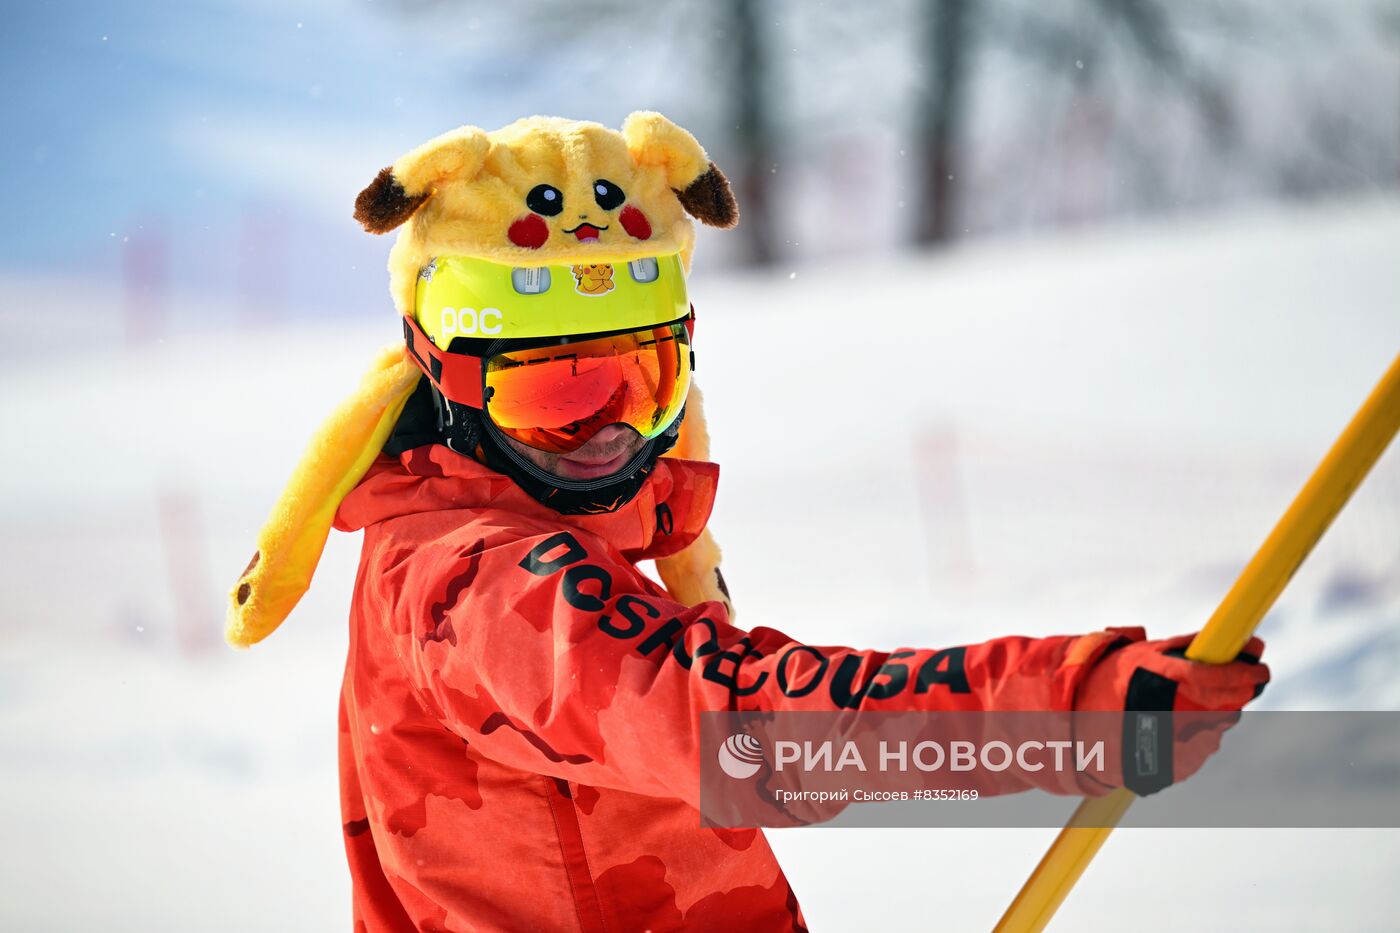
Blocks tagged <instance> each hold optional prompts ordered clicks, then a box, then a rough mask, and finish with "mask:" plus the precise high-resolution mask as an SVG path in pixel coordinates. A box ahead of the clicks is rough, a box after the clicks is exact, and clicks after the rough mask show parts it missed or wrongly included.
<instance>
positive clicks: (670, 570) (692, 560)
mask: <svg viewBox="0 0 1400 933" xmlns="http://www.w3.org/2000/svg"><path fill="white" fill-rule="evenodd" d="M665 456H667V457H676V458H678V459H681V460H709V459H710V431H709V428H708V427H707V426H706V424H705V407H704V399H703V397H702V396H701V394H700V387H699V386H697V385H695V384H694V383H691V386H690V397H689V398H687V399H686V403H685V421H683V422H682V423H681V436H680V438H679V439H678V440H677V441H676V446H675V447H673V448H672V449H671V450H670V451H669V452H668V453H667V454H665ZM720 557H721V555H720V550H719V545H718V544H717V543H716V542H715V538H714V535H712V534H710V529H709V528H706V529H705V530H704V531H702V532H701V533H700V537H698V538H696V539H695V540H694V541H692V542H691V543H690V544H689V545H688V546H686V548H685V550H683V551H680V552H679V553H676V554H673V555H671V556H670V557H661V558H657V561H656V570H657V572H658V573H659V574H661V582H662V583H665V584H666V589H667V590H668V591H669V592H670V594H671V596H672V598H674V599H675V600H677V601H678V602H682V603H685V604H686V605H687V606H694V605H696V604H697V603H703V602H706V601H709V600H718V601H719V602H722V603H724V605H725V607H726V608H727V609H728V610H729V621H730V622H733V621H734V602H733V600H731V599H730V597H729V587H728V586H726V585H725V582H724V575H723V574H722V573H721V572H720V569H719V562H720Z"/></svg>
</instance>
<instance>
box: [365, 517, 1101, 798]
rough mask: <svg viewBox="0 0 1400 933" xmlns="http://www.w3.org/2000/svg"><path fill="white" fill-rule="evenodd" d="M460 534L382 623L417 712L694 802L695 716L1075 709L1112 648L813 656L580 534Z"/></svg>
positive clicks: (515, 761)
mask: <svg viewBox="0 0 1400 933" xmlns="http://www.w3.org/2000/svg"><path fill="white" fill-rule="evenodd" d="M457 534H458V533H457V532H455V531H454V532H453V533H452V534H450V535H449V536H448V537H447V539H446V540H443V541H439V542H435V543H434V545H433V546H432V547H429V548H424V549H423V553H421V554H415V555H414V557H413V558H411V559H410V560H411V563H413V564H414V565H415V566H413V567H412V568H410V569H409V571H408V572H407V573H406V574H405V575H404V576H403V577H400V578H399V579H400V584H399V585H398V586H397V587H396V588H395V597H394V599H393V602H394V603H396V604H397V605H395V606H393V607H392V608H391V612H390V615H391V616H393V617H394V618H396V619H397V620H398V621H397V622H395V623H393V624H395V625H396V626H399V627H402V626H410V627H412V629H413V631H412V633H411V634H412V637H411V638H410V637H407V636H408V634H409V633H405V632H400V633H399V635H400V639H401V641H400V643H401V644H403V645H405V646H407V647H405V648H404V649H403V651H402V652H401V655H402V657H403V662H404V665H405V667H406V669H407V672H408V675H409V677H410V679H411V680H412V681H413V682H414V683H415V685H416V686H417V689H418V692H419V694H420V697H421V698H422V699H423V701H424V702H425V703H426V704H428V705H429V706H430V708H432V711H433V712H434V713H435V714H436V715H438V716H439V717H440V718H441V720H442V722H443V723H444V724H445V725H446V726H447V727H448V728H450V729H451V730H453V731H454V732H456V733H457V734H458V735H460V736H461V737H462V738H464V739H466V740H467V741H468V742H469V743H470V744H472V745H474V746H476V747H477V748H478V749H479V750H480V751H481V752H482V753H483V754H484V755H486V756H487V757H490V758H492V759H494V760H497V761H500V762H502V763H505V764H508V765H511V766H514V767H519V768H521V769H523V770H527V771H531V772H536V773H544V774H549V775H553V776H555V777H560V778H564V779H567V780H572V781H578V782H580V783H585V784H592V785H596V786H607V787H614V788H619V789H624V790H629V791H632V792H635V793H642V794H650V795H654V796H667V797H679V798H681V799H683V800H686V801H688V802H690V803H692V804H695V803H696V800H697V798H698V765H697V762H698V761H699V758H698V754H699V747H698V746H699V741H698V733H699V722H698V719H699V716H698V714H699V713H701V712H704V711H715V710H740V711H746V710H761V711H789V710H827V711H831V710H890V711H908V710H1068V709H1070V708H1072V705H1073V701H1074V693H1075V689H1076V687H1077V685H1078V683H1079V681H1080V680H1081V679H1082V674H1083V672H1084V671H1085V669H1086V668H1087V667H1088V665H1089V664H1090V663H1092V661H1093V660H1094V659H1095V658H1096V656H1097V655H1098V653H1100V652H1101V651H1102V650H1103V646H1104V645H1105V644H1106V643H1107V639H1106V638H1104V637H1100V636H1098V635H1089V636H1083V637H1079V638H1076V637H1070V636H1060V637H1050V638H1022V637H1009V638H997V639H993V640H991V641H986V642H982V643H979V644H973V645H962V646H953V647H944V648H938V649H933V648H901V649H899V650H895V651H870V650H867V651H861V650H856V649H854V648H847V647H840V646H814V645H807V644H803V643H801V642H799V641H796V640H795V639H793V638H791V637H789V636H787V635H785V634H783V633H782V632H780V631H777V630H776V629H772V628H763V627H760V628H754V629H752V630H750V631H744V630H741V629H739V628H736V627H735V626H733V625H730V624H729V623H728V621H727V614H726V612H725V609H724V607H723V605H722V604H720V603H715V602H708V603H701V604H699V605H696V606H691V607H687V606H684V605H681V604H679V603H676V602H674V601H672V600H670V599H669V598H668V597H667V595H666V593H665V591H664V590H663V589H661V588H660V587H659V586H657V585H656V584H654V583H653V582H652V581H650V580H649V579H647V578H646V577H645V576H644V575H643V574H641V573H640V572H639V571H638V570H637V569H636V568H635V567H634V566H633V565H631V564H630V563H628V562H627V561H625V560H624V559H623V558H622V557H621V556H620V555H619V554H618V553H617V552H616V551H615V550H614V549H613V548H612V547H611V546H610V545H608V544H607V543H606V542H604V541H603V540H602V539H600V538H597V537H594V536H592V535H590V534H588V533H586V532H584V531H574V530H571V531H558V532H554V533H549V534H534V535H529V536H527V537H524V538H522V537H519V536H518V535H510V536H505V537H508V538H509V540H505V541H503V542H501V543H494V542H493V540H492V535H491V534H487V535H486V536H485V537H479V535H480V531H479V530H478V531H474V532H463V533H462V535H461V536H457ZM473 537H475V538H477V540H474V541H473V540H470V539H471V538H473ZM1012 789H1021V788H1007V790H1012Z"/></svg>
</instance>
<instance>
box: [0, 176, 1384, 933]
mask: <svg viewBox="0 0 1400 933" xmlns="http://www.w3.org/2000/svg"><path fill="white" fill-rule="evenodd" d="M1398 252H1400V203H1397V202H1395V201H1383V202H1376V203H1371V204H1363V205H1356V206H1348V207H1334V208H1328V209H1315V210H1311V211H1306V212H1291V213H1277V214H1268V215H1254V216H1250V217H1242V218H1238V219H1235V220H1232V221H1229V222H1222V221H1218V220H1217V221H1212V222H1208V223H1207V222H1203V221H1195V222H1191V223H1182V224H1179V225H1173V226H1169V227H1156V228H1153V229H1147V230H1131V229H1125V230H1115V231H1107V232H1096V233H1090V234H1084V235H1082V236H1078V237H1074V238H1066V239H1061V240H1057V241H1053V242H1046V243H1026V244H996V243H989V244H986V245H980V246H976V247H971V248H968V249H964V250H961V251H958V252H954V253H951V254H947V255H943V256H939V257H922V256H903V257H897V258H891V259H888V260H883V261H881V262H878V263H863V264H842V263H835V262H833V263H830V264H816V263H813V264H809V265H803V266H800V267H796V268H793V269H783V270H780V271H778V272H777V273H774V274H771V275H762V276H749V275H740V276H733V277H728V278H723V279H721V278H719V277H717V276H712V275H711V274H709V273H708V272H707V271H706V270H705V268H704V265H703V258H702V263H701V265H700V267H699V268H697V270H696V274H695V276H694V280H693V281H694V298H695V302H696V306H697V308H698V310H699V314H700V322H699V329H698V335H697V350H698V355H699V372H698V377H699V380H700V382H701V384H702V385H703V386H704V388H705V391H706V399H707V404H708V407H709V410H710V418H711V425H712V433H713V435H714V439H715V453H716V457H717V459H719V460H720V461H721V462H722V463H723V464H724V469H725V473H724V480H723V483H722V484H721V494H720V499H719V504H718V508H717V511H716V515H715V519H714V528H715V530H716V533H717V535H718V536H719V539H720V541H721V544H722V545H723V546H724V548H725V551H726V564H725V568H726V576H727V578H728V579H729V582H730V583H731V585H732V588H733V589H734V592H735V597H736V600H737V602H738V605H739V611H740V622H741V624H746V625H751V626H752V625H760V624H763V625H771V626H775V627H778V628H782V629H784V630H786V631H789V632H790V633H791V634H793V635H794V636H796V637H799V638H802V639H805V640H807V641H810V642H813V643H818V644H820V643H854V644H859V645H862V646H869V647H875V646H882V647H895V646H896V645H899V644H918V645H927V646H931V645H938V644H950V643H956V642H961V641H967V640H972V639H979V638H984V637H990V636H992V635H996V634H1004V633H1008V632H1012V631H1019V632H1025V633H1029V634H1036V633H1048V632H1051V631H1077V630H1086V629H1090V628H1093V627H1096V626H1101V625H1105V624H1144V625H1147V626H1148V628H1149V630H1150V631H1152V632H1154V633H1163V634H1165V633H1170V632H1174V631H1184V630H1190V629H1193V628H1195V627H1197V626H1199V624H1200V623H1201V622H1202V621H1203V620H1204V618H1205V617H1206V616H1207V615H1208V614H1209V612H1210V610H1211V608H1212V607H1213V605H1214V602H1215V601H1216V600H1217V599H1218V598H1219V596H1220V595H1221V594H1222V593H1223V591H1224V589H1225V587H1227V586H1228V584H1229V582H1230V580H1231V579H1232V577H1233V575H1234V573H1235V572H1237V571H1238V569H1239V568H1240V567H1241V566H1242V564H1243V562H1244V561H1245V560H1246V559H1247V557H1248V556H1249V554H1250V552H1251V550H1252V549H1253V547H1255V546H1256V545H1257V544H1258V543H1259V542H1260V541H1261V540H1262V538H1263V536H1264V534H1265V533H1266V532H1267V531H1268V529H1269V527H1270V525H1271V524H1272V522H1273V520H1274V519H1275V518H1276V517H1277V516H1278V514H1279V513H1280V512H1281V510H1282V509H1283V507H1284V506H1285V505H1286V504H1287V502H1288V500H1289V498H1290V497H1291V496H1292V494H1293V492H1294V491H1295V490H1296V489H1297V487H1298V486H1299V485H1300V484H1301V482H1302V480H1303V479H1304V478H1305V477H1306V475H1307V473H1308V471H1309V470H1310V469H1311V467H1312V465H1313V463H1314V462H1315V461H1316V459H1317V458H1318V457H1320V455H1321V454H1322V452H1323V451H1324V450H1325V449H1326V447H1327V445H1328V444H1329V443H1330V442H1331V440H1332V438H1333V437H1334V436H1335V434H1336V433H1337V432H1338V431H1339V430H1340V428H1341V426H1342V425H1343V424H1344V423H1345V421H1346V419H1347V417H1348V416H1349V415H1350V413H1351V412H1352V410H1353V409H1354V408H1355V407H1356V405H1357V404H1359V402H1360V400H1361V399H1362V398H1363V397H1364V396H1365V394H1366V392H1367V391H1368V389H1369V388H1370V386H1371V384H1372V383H1373V382H1374V381H1375V379H1376V378H1378V377H1379V375H1380V373H1381V372H1382V371H1383V370H1384V368H1385V366H1386V365H1387V364H1388V363H1389V361H1390V359H1391V358H1393V357H1394V355H1395V354H1396V352H1397V351H1400V263H1397V253H1398ZM33 287H34V286H33V283H26V284H25V290H26V291H25V293H26V294H28V293H30V291H31V290H32V289H33ZM15 294H16V293H15V292H12V291H9V290H7V289H6V286H5V284H4V283H0V303H3V305H4V307H5V309H6V310H5V314H6V315H7V316H12V315H15V314H18V313H22V308H20V307H19V306H18V305H16V304H14V303H12V302H13V300H14V295H15ZM395 332H396V328H395V325H394V321H393V320H392V317H391V315H389V313H388V312H387V311H386V313H385V318H384V319H383V320H382V321H379V322H372V323H370V324H365V323H353V324H346V325H345V326H344V327H343V328H341V329H325V328H323V329H321V330H318V331H315V332H313V331H312V330H311V329H309V328H307V327H304V326H303V327H300V328H298V327H296V326H292V327H289V328H287V329H284V330H278V331H265V332H256V333H242V334H216V335H212V336H211V335H208V334H205V335H192V334H191V335H185V336H177V337H171V338H169V339H168V340H167V341H166V342H165V343H162V344H158V345H155V346H151V347H148V348H145V349H141V350H134V351H113V352H105V353H103V352H86V351H83V352H81V353H80V354H75V355H73V356H72V357H69V358H63V359H61V360H60V359H59V358H56V357H53V356H45V357H44V358H42V359H28V358H23V357H18V358H16V357H11V358H10V359H8V361H7V366H6V367H5V368H4V371H3V372H0V417H2V418H3V423H4V424H5V425H6V427H7V429H8V434H9V437H10V447H9V454H10V455H9V456H8V457H6V458H4V460H3V461H0V480H3V482H4V484H5V488H6V489H8V490H10V493H9V494H8V495H7V496H5V497H4V500H3V502H0V523H2V524H3V528H4V532H3V537H0V541H3V547H4V558H5V559H4V560H3V561H0V600H3V605H4V606H5V610H4V614H3V616H2V617H0V632H3V636H2V637H3V641H2V642H0V743H3V747H4V748H5V761H6V765H5V767H4V768H3V769H0V800H3V802H0V822H3V825H5V826H6V827H7V828H8V829H9V830H10V833H11V834H12V835H13V837H14V838H17V839H22V840H24V844H23V845H12V846H8V847H6V849H5V852H4V854H2V855H0V876H3V877H4V878H5V879H6V888H7V891H8V892H9V893H8V895H7V896H6V897H5V898H4V899H3V900H0V926H4V927H5V928H7V929H26V930H75V929H113V928H117V929H126V928H130V929H142V930H160V929H176V928H182V929H183V928H189V927H191V926H194V927H196V928H198V929H201V930H224V929H227V930H243V929H249V928H257V927H266V926H268V925H269V922H271V925H272V926H275V927H277V928H285V929H298V930H321V929H324V930H333V929H344V928H345V927H346V926H347V924H348V899H347V898H348V895H347V884H346V881H345V878H344V868H343V866H342V856H341V854H340V850H339V831H338V822H339V821H338V819H337V814H336V789H335V788H336V785H335V773H334V769H335V758H334V749H333V744H334V723H335V720H334V716H335V701H336V691H337V687H338V677H339V668H340V665H341V663H342V661H343V655H342V653H343V646H344V635H343V619H344V613H345V607H346V605H347V602H348V595H349V589H350V583H351V577H352V573H353V567H354V561H355V556H356V554H355V550H356V541H355V539H353V538H350V537H347V536H339V535H337V536H335V537H334V538H333V539H332V542H331V545H330V546H329V548H328V550H327V554H326V558H325V561H324V563H323V566H322V571H321V573H320V575H319V578H318V581H317V585H316V586H315V588H314V589H313V591H312V593H311V594H310V595H309V596H308V597H307V599H306V600H305V601H304V602H303V604H302V606H301V607H299V608H298V610H297V612H296V613H295V614H294V616H293V618H292V619H291V621H290V622H289V623H288V625H287V628H286V630H285V631H283V632H279V633H278V634H277V635H276V636H274V637H273V638H272V639H271V640H270V641H268V642H267V643H266V644H264V645H262V646H259V647H258V648H257V649H255V650H253V651H252V652H248V653H237V654H236V653H234V652H231V651H226V650H224V649H222V648H220V647H218V646H217V645H216V644H213V641H214V639H213V638H211V637H210V636H211V635H214V634H215V633H216V631H217V628H218V625H219V616H220V613H221V612H222V591H223V589H224V588H225V586H226V585H227V584H229V583H230V582H231V581H232V579H233V578H234V577H235V576H236V575H237V573H238V571H239V570H241V569H242V567H243V565H244V563H245V562H246V559H247V556H248V553H249V552H250V551H251V548H252V543H253V538H254V535H255V532H256V529H257V525H258V523H259V522H260V520H261V519H262V517H263V514H264V512H265V510H266V509H267V507H268V506H269V505H270V504H271V502H272V499H273V497H274V496H275V494H276V491H277V489H278V487H279V484H280V482H281V481H282V479H283V478H284V477H285V476H286V474H287V473H288V472H289V470H290V469H291V466H292V464H293V462H294V461H295V458H296V456H297V453H298V451H299V450H300V446H301V444H302V443H303V442H304V440H305V438H306V437H307V436H308V434H309V433H310V431H311V430H312V428H313V427H314V425H315V423H316V422H317V420H318V419H319V418H320V417H321V416H322V415H323V414H324V413H325V412H326V411H328V410H329V408H330V407H331V406H332V405H333V404H334V402H335V401H336V400H337V399H338V398H339V397H340V395H341V394H343V393H344V392H345V391H347V390H348V389H349V388H350V387H351V386H352V385H353V384H354V382H355V380H356V378H357V375H358V371H359V369H360V367H361V366H363V365H364V364H365V363H367V362H368V360H369V358H370V357H371V355H372V352H373V349H374V348H375V347H376V346H378V345H379V344H381V343H385V342H389V341H391V340H393V339H394V337H395ZM313 351H314V352H313ZM60 362H61V363H62V365H59V363H60ZM1263 634H1264V635H1265V636H1266V638H1268V640H1269V642H1270V646H1269V659H1270V661H1271V662H1272V664H1273V667H1274V670H1275V678H1276V680H1275V683H1274V685H1273V686H1272V687H1271V689H1270V691H1269V693H1268V694H1266V696H1265V698H1264V702H1265V703H1266V704H1268V705H1272V706H1274V707H1277V708H1319V709H1334V708H1335V709H1348V708H1379V709H1396V708H1400V687H1397V684H1400V677H1397V676H1396V674H1395V672H1397V671H1400V452H1397V451H1396V450H1391V451H1390V452H1389V453H1388V454H1387V455H1386V456H1385V457H1384V458H1383V459H1382V461H1381V463H1380V464H1379V465H1378V466H1377V468H1376V471H1375V473H1374V474H1373V476H1372V477H1371V479H1370V480H1368V482H1367V484H1366V485H1365V486H1364V487H1363V488H1362V489H1361V490H1360V491H1359V492H1358V493H1357V496H1356V498H1355V500H1354V501H1353V503H1352V505H1351V506H1350V507H1349V508H1348V510H1347V511H1346V512H1345V513H1344V514H1343V516H1342V517H1341V518H1340V519H1339V521H1338V523H1337V525H1336V527H1334V529H1333V530H1332V532H1331V533H1329V535H1328V537H1327V538H1326V539H1324V541H1323V542H1322V544H1321V545H1320V546H1319V548H1318V549H1317V551H1316V552H1315V553H1314V555H1313V557H1312V558H1311V559H1310V561H1309V563H1308V564H1307V565H1306V566H1305V567H1304V569H1303V571H1302V572H1301V573H1300V574H1299V575H1298V577H1297V578H1296V579H1295V581H1294V582H1293V584H1292V585H1291V586H1290V588H1289V590H1288V591H1287V593H1285V595H1284V597H1283V599H1282V600H1281V601H1280V603H1279V605H1278V608H1277V609H1276V611H1275V613H1274V615H1273V616H1272V617H1271V618H1270V619H1269V620H1268V622H1267V623H1266V626H1265V629H1264V631H1263ZM1052 835H1053V833H1052V832H1051V831H1047V830H1035V831H1031V830H1025V831H1013V830H998V831H988V832H972V831H957V832H953V831H928V830H906V831H888V830H880V831H876V830H861V831H855V830H828V831H821V830H816V829H809V830H797V831H783V832H776V833H772V834H771V837H772V841H773V845H774V847H775V848H776V849H777V850H778V853H779V856H780V858H781V859H782V860H783V862H784V865H785V866H786V868H787V870H788V872H789V875H790V878H791V880H792V882H793V884H794V887H795V888H796V890H797V892H798V895H799V897H801V898H802V900H803V903H804V906H805V908H806V910H807V913H808V916H809V918H810V919H811V921H812V924H813V929H815V930H818V931H820V930H836V929H876V928H880V927H899V928H903V927H907V926H909V925H910V923H911V921H916V922H917V923H918V924H919V925H921V926H928V927H937V928H940V929H949V930H964V929H979V928H982V929H985V928H988V927H989V926H990V925H991V922H992V921H993V920H994V918H995V917H996V916H997V915H998V914H999V912H1000V910H1001V909H1002V907H1003V906H1004V905H1005V903H1006V902H1007V901H1008V900H1009V898H1010V897H1011V895H1012V894H1013V893H1014V891H1015V890H1016V887H1017V886H1018V885H1019V883H1020V881H1021V880H1022V878H1023V877H1024V875H1025V873H1026V872H1028V871H1029V869H1030V868H1031V866H1032V865H1034V863H1035V861H1036V859H1038V858H1039V855H1040V853H1041V851H1042V850H1043V846H1044V844H1045V843H1047V842H1048V840H1049V838H1050V837H1051V836H1052ZM1397 851H1400V834H1397V833H1396V832H1381V831H1370V832H1327V833H1323V832H1307V833H1304V832H1297V831H1283V830H1279V831H1271V832H1265V833H1260V832H1244V831H1239V832H1221V831H1211V832H1207V831H1170V832H1169V831H1141V830H1139V831H1132V832H1122V833H1120V834H1118V835H1117V836H1115V838H1114V839H1113V840H1112V842H1111V843H1110V844H1109V847H1108V849H1107V850H1106V851H1105V852H1104V854H1103V855H1102V856H1101V857H1100V859H1099V861H1098V863H1096V864H1095V866H1094V867H1093V868H1092V869H1091V870H1090V872H1089V873H1088V874H1087V875H1086V876H1085V879H1084V880H1083V882H1082V883H1081V885H1080V887H1079V889H1078V890H1077V891H1076V892H1075V894H1074V895H1073V897H1072V898H1071V899H1070V901H1069V902H1068V903H1067V904H1066V905H1065V907H1064V909H1063V911H1062V914H1061V919H1060V921H1059V924H1058V926H1057V928H1059V929H1065V930H1092V929H1117V928H1120V927H1122V926H1124V925H1128V924H1130V923H1131V924H1132V925H1133V926H1134V928H1137V929H1145V930H1154V929H1163V930H1165V929H1171V930H1173V931H1177V930H1180V929H1183V928H1187V929H1199V930H1210V929H1237V928H1241V926H1240V924H1244V928H1262V927H1265V926H1267V925H1268V924H1269V923H1272V924H1274V927H1273V928H1276V929H1297V930H1310V929H1322V928H1327V929H1380V928H1385V927H1388V926H1391V925H1393V917H1394V916H1395V914H1396V912H1397V910H1400V891H1397V889H1396V888H1395V886H1394V885H1393V884H1391V883H1390V881H1389V879H1391V878H1392V877H1393V876H1394V874H1395V871H1396V869H1397V868H1400V858H1398V857H1397V856H1396V855H1395V853H1396V852H1397ZM1188 888H1189V889H1190V890H1191V891H1193V892H1202V893H1203V895H1204V896H1203V898H1202V899H1201V903H1203V904H1204V905H1205V906H1197V900H1196V899H1195V898H1194V897H1193V899H1192V900H1191V901H1190V902H1188V901H1187V900H1186V899H1185V893H1184V892H1185V891H1186V890H1187V889H1188ZM77 890H81V892H82V893H83V895H84V896H82V897H78V896H75V891H77ZM114 918H121V919H120V920H117V919H114ZM273 918H275V919H273Z"/></svg>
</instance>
